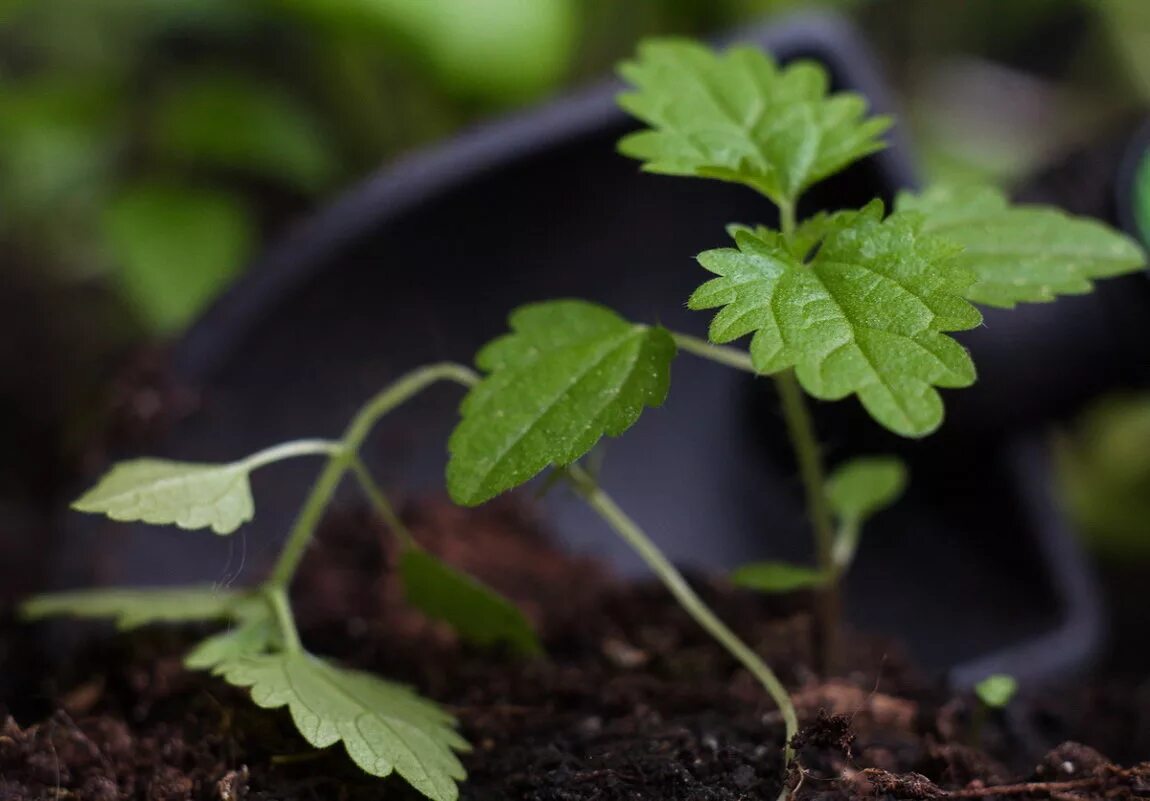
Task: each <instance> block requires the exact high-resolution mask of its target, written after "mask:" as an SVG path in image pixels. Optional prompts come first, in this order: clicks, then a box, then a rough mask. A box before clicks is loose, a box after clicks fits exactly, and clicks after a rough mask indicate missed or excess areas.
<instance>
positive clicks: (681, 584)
mask: <svg viewBox="0 0 1150 801" xmlns="http://www.w3.org/2000/svg"><path fill="white" fill-rule="evenodd" d="M567 476H568V478H569V479H570V481H571V483H572V484H573V485H574V487H575V489H576V490H577V491H578V492H579V494H580V495H581V496H582V497H583V499H584V500H585V501H586V502H587V504H588V505H589V506H590V507H591V508H592V509H594V510H595V512H596V513H597V514H598V515H599V516H600V517H601V518H603V520H604V521H605V522H606V523H607V525H609V526H610V527H611V528H613V529H614V530H615V531H616V532H617V533H618V534H619V536H620V537H622V538H623V539H624V540H625V541H626V543H627V544H628V545H630V546H631V547H632V548H633V549H634V550H635V552H636V553H637V554H639V556H640V557H641V558H642V559H643V561H644V562H646V564H647V566H648V567H650V568H651V570H652V571H653V572H654V573H655V575H656V576H658V577H659V579H660V580H661V581H662V582H663V584H664V585H665V586H666V587H667V589H668V590H670V592H671V594H672V595H673V596H674V597H675V600H676V601H678V602H679V604H680V605H681V606H682V607H683V609H684V610H686V612H687V614H689V615H690V616H691V617H692V618H694V620H695V622H696V623H698V624H699V625H700V626H702V627H703V629H704V630H706V632H707V633H708V634H710V635H711V636H712V637H714V638H715V639H716V640H718V642H719V644H721V645H722V646H723V647H724V648H726V649H727V651H728V652H729V653H730V654H731V656H733V657H735V659H737V660H738V661H739V663H740V664H742V666H743V667H744V668H746V669H747V671H748V672H750V674H751V675H752V676H754V677H755V678H756V679H757V680H758V681H759V683H761V684H762V685H763V687H764V688H765V689H766V691H767V694H768V695H770V697H771V699H772V700H774V702H775V704H776V705H777V706H778V708H779V711H780V712H781V713H782V715H783V721H784V722H785V724H786V733H787V743H786V747H785V751H786V757H787V761H788V762H789V761H790V759H791V756H792V754H791V748H790V742H791V738H792V737H794V735H795V733H796V732H797V731H798V719H797V717H796V715H795V708H794V705H793V704H791V699H790V696H789V695H787V691H786V689H785V688H784V687H783V685H782V682H780V681H779V679H778V677H777V676H776V675H775V674H774V671H772V670H771V669H770V668H769V667H767V665H766V664H765V663H764V662H763V660H762V659H760V658H759V656H758V654H756V653H755V652H754V651H752V650H751V649H750V648H749V647H748V646H747V645H746V644H745V643H744V642H743V641H742V640H740V639H739V638H738V636H737V635H736V634H735V633H734V632H733V631H731V630H730V629H729V628H727V626H726V624H724V623H723V622H722V621H721V620H719V618H718V617H717V616H716V615H715V613H714V612H712V611H711V609H710V607H708V606H707V605H706V604H705V603H703V600H702V599H701V598H700V597H699V596H698V595H696V594H695V591H694V590H692V589H691V587H690V585H689V584H687V582H686V580H685V579H684V578H683V576H682V574H681V573H679V571H678V570H676V569H675V566H674V565H672V564H671V562H670V561H668V559H667V557H665V556H664V555H663V552H662V551H660V550H659V548H658V546H656V545H655V543H653V542H652V541H651V539H650V538H649V537H648V536H647V535H646V534H645V533H644V532H643V530H642V529H641V528H639V526H638V524H637V523H635V521H633V520H632V519H631V518H630V517H628V516H627V513H626V512H624V511H623V510H622V509H620V508H619V506H618V505H617V504H616V503H615V501H614V500H612V499H611V496H609V495H608V494H607V493H605V492H604V491H603V490H602V489H601V488H600V487H599V485H598V484H597V483H596V482H595V480H594V479H593V478H592V477H591V476H590V475H589V474H588V473H587V471H585V470H584V469H583V468H582V467H580V466H579V465H571V466H570V467H568V468H567Z"/></svg>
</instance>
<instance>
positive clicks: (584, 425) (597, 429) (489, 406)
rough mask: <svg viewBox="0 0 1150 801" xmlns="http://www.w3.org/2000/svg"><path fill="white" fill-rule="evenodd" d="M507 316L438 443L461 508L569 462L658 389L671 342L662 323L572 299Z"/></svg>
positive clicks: (624, 422)
mask: <svg viewBox="0 0 1150 801" xmlns="http://www.w3.org/2000/svg"><path fill="white" fill-rule="evenodd" d="M510 323H511V329H512V333H510V334H507V335H504V336H502V337H500V338H498V339H496V340H494V341H493V342H491V343H489V344H488V345H487V346H486V347H484V348H483V350H482V351H480V353H479V355H478V356H477V357H476V364H477V365H478V367H479V368H480V369H481V370H483V371H484V372H486V373H487V376H486V377H485V378H484V379H483V380H482V381H481V382H480V383H479V384H477V385H476V386H475V387H474V388H473V389H472V390H471V391H470V392H469V393H468V395H467V397H466V398H465V399H464V401H463V405H462V407H461V413H462V417H463V419H462V421H461V422H460V423H459V425H458V426H457V427H456V429H455V431H454V432H453V433H452V435H451V440H450V442H449V443H448V449H449V451H450V454H451V456H450V460H449V461H448V465H447V486H448V490H449V491H450V492H451V497H452V498H453V499H454V500H455V501H456V502H457V503H461V504H464V505H466V506H475V505H476V504H480V503H482V502H484V501H486V500H489V499H490V498H493V497H495V496H496V495H498V494H499V493H501V492H503V491H505V490H508V489H511V488H512V487H515V486H518V485H519V484H522V483H523V482H525V481H527V480H529V479H530V478H532V477H533V476H535V475H536V474H537V473H539V472H540V471H541V470H543V469H544V468H546V467H548V466H549V465H556V466H564V465H568V464H571V463H572V462H574V461H575V460H576V459H578V458H579V457H581V456H583V455H584V454H585V453H587V451H589V450H590V449H591V448H592V447H593V446H594V445H595V443H596V442H598V441H599V439H600V438H601V437H603V436H604V435H607V436H612V437H614V436H618V435H620V434H622V433H623V432H624V431H626V430H627V429H628V428H630V427H631V425H632V424H634V422H635V421H636V420H637V419H638V417H639V414H640V413H641V412H642V411H643V408H644V407H646V406H659V405H661V404H662V403H663V400H664V399H665V398H666V396H667V388H668V385H669V383H670V378H671V370H670V364H671V359H672V358H674V356H675V344H674V341H673V340H672V339H671V335H670V334H668V333H667V331H666V330H665V329H663V328H660V327H649V326H645V325H636V324H634V323H630V322H628V321H626V320H624V319H623V318H622V317H620V316H619V315H617V314H615V313H614V312H613V311H611V310H610V309H606V308H604V307H602V306H598V305H596V304H594V303H587V302H585V301H579V300H559V301H551V302H547V303H536V304H531V305H527V306H522V307H520V308H519V309H517V310H516V311H515V312H513V313H512V315H511V318H510Z"/></svg>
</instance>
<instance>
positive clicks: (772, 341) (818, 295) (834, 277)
mask: <svg viewBox="0 0 1150 801" xmlns="http://www.w3.org/2000/svg"><path fill="white" fill-rule="evenodd" d="M920 221H921V220H920V218H919V217H918V215H915V214H906V213H897V214H893V215H891V216H890V217H887V218H886V219H883V207H882V203H881V202H879V201H875V202H873V203H871V204H870V205H868V206H867V207H866V208H864V209H862V210H861V211H858V212H840V213H838V214H836V215H833V218H832V219H830V220H828V222H827V223H825V224H824V226H823V227H824V230H823V231H822V235H823V236H824V238H823V239H822V241H821V243H820V244H819V247H818V249H817V252H815V253H814V255H813V257H812V258H811V260H810V261H807V262H804V261H802V260H801V259H799V258H798V257H797V256H795V254H794V253H793V252H791V250H790V247H789V246H788V245H787V244H786V243H785V242H784V240H783V237H782V236H781V235H780V234H778V233H776V232H774V231H769V230H765V229H764V230H760V231H758V233H755V232H751V231H750V230H748V229H745V228H743V229H737V230H736V231H735V243H736V245H737V246H738V247H737V248H723V249H719V250H709V251H706V252H705V253H702V254H700V256H699V263H700V264H701V265H703V267H704V268H706V269H707V270H709V271H710V272H712V273H714V274H716V275H717V276H719V277H718V278H715V279H712V280H710V281H707V282H706V283H704V284H703V285H702V286H701V287H699V289H698V290H697V291H696V292H695V293H694V294H693V295H692V296H691V298H690V300H689V301H688V305H689V306H690V308H692V309H709V308H715V307H718V306H722V307H723V309H722V310H721V311H720V312H719V313H718V314H717V315H715V318H714V320H713V321H712V322H711V327H710V338H711V341H712V342H715V343H724V342H730V341H732V340H734V339H738V338H739V337H741V336H745V335H746V334H751V333H753V334H754V338H753V339H752V340H751V349H750V351H751V360H752V362H753V364H754V366H755V369H757V370H758V371H760V372H761V373H776V372H779V371H781V370H786V369H790V368H792V367H793V368H794V370H795V373H796V375H797V377H798V380H799V382H800V383H801V384H802V386H803V388H804V389H805V390H806V391H807V392H809V393H810V394H812V395H814V396H815V397H817V398H822V399H824V400H838V399H840V398H843V397H845V396H847V395H849V394H852V393H854V394H857V395H858V396H859V399H860V400H861V401H862V403H863V406H865V407H866V409H867V411H869V412H870V414H871V416H872V417H874V419H875V420H877V421H878V422H879V423H881V424H883V425H884V426H886V427H887V428H889V429H890V430H892V431H894V432H895V433H898V434H902V435H903V436H912V437H917V436H924V435H926V434H929V433H930V432H931V431H933V430H934V429H935V428H937V427H938V425H939V424H940V423H941V422H942V416H943V408H942V399H941V398H940V397H939V394H938V392H937V391H936V390H935V387H965V386H969V385H970V384H971V383H973V382H974V377H975V373H974V365H973V363H972V362H971V360H970V356H969V354H968V353H967V352H966V349H965V348H963V347H962V346H961V345H959V344H958V342H956V341H955V340H954V339H953V338H951V337H949V336H946V335H945V333H944V332H948V331H960V330H963V329H967V328H973V327H974V326H976V325H978V324H979V322H981V319H982V318H981V315H979V313H978V311H977V309H975V308H974V307H973V306H971V305H970V303H968V302H967V301H966V300H965V299H964V298H963V297H962V295H963V293H964V292H965V291H966V289H967V287H968V285H969V283H970V276H969V274H968V273H967V272H966V271H965V270H962V269H960V268H958V267H957V266H955V264H954V257H955V255H956V253H957V252H958V248H957V247H956V246H954V245H952V244H951V243H949V242H947V241H946V240H943V239H939V238H937V237H933V236H930V235H927V234H924V233H923V232H922V231H921V230H920Z"/></svg>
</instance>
